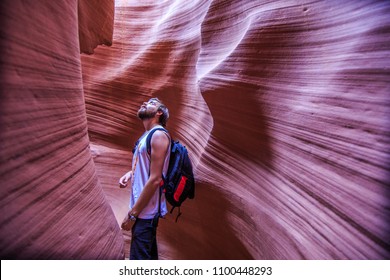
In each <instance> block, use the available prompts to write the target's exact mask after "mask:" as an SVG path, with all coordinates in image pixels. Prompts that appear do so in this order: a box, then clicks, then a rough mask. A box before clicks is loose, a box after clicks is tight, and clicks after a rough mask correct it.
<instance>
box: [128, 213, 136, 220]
mask: <svg viewBox="0 0 390 280" xmlns="http://www.w3.org/2000/svg"><path fill="white" fill-rule="evenodd" d="M128 215H129V220H132V221H135V220H137V217H136V216H133V215H131V214H128Z"/></svg>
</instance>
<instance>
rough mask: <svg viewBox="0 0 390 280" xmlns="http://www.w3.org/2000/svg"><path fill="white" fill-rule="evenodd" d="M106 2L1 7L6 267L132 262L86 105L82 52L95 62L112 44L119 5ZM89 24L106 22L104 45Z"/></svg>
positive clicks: (0, 153)
mask: <svg viewBox="0 0 390 280" xmlns="http://www.w3.org/2000/svg"><path fill="white" fill-rule="evenodd" d="M99 2H100V5H101V7H102V9H101V10H97V11H95V10H93V9H91V8H90V7H88V5H87V2H86V1H80V2H79V5H78V1H51V0H47V1H14V0H12V1H2V2H1V8H0V13H1V19H2V24H1V28H2V31H1V43H0V44H1V69H2V71H1V87H2V91H1V118H0V124H1V126H0V127H1V142H0V143H1V150H0V174H1V188H0V191H1V194H0V211H1V217H0V227H1V228H0V238H1V239H0V256H1V258H2V259H9V258H12V259H14V258H15V259H123V258H124V250H123V249H124V246H123V244H124V242H123V235H122V234H121V231H120V229H119V227H118V224H117V223H116V220H115V216H114V213H113V211H112V209H111V207H110V205H109V203H108V202H107V199H106V197H105V194H104V192H103V189H102V187H101V185H100V183H99V182H98V178H97V175H96V168H95V165H94V163H93V159H92V154H91V152H90V148H89V137H88V131H87V119H86V113H85V102H84V97H83V83H82V74H81V60H80V45H81V50H82V51H86V52H90V51H91V50H92V49H93V48H94V47H96V45H97V44H100V43H102V42H106V43H107V42H109V41H111V40H112V30H113V29H112V27H113V15H114V9H113V7H114V6H113V2H112V1H99ZM78 7H79V8H78ZM103 7H106V8H107V9H103ZM110 7H111V9H110ZM103 11H104V12H103ZM83 17H84V18H83ZM88 17H91V18H95V19H96V18H100V19H101V21H103V20H104V19H105V20H106V22H107V23H106V24H107V27H106V28H100V29H99V25H98V24H97V25H96V26H93V27H95V28H96V30H101V31H102V34H103V35H102V34H99V35H96V36H95V35H94V32H92V31H91V32H89V33H88V36H83V35H82V34H83V30H93V28H92V27H91V26H90V24H91V22H92V21H91V20H90V19H88ZM110 19H111V33H110V31H109V30H110V27H109V26H110ZM78 20H80V24H78ZM79 27H80V44H79V39H78V38H79ZM101 38H104V40H102V39H101Z"/></svg>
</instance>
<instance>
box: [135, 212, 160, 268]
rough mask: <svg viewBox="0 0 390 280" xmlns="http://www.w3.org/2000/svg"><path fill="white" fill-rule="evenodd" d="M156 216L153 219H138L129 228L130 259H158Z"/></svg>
mask: <svg viewBox="0 0 390 280" xmlns="http://www.w3.org/2000/svg"><path fill="white" fill-rule="evenodd" d="M157 226H158V216H156V217H155V218H154V219H138V218H137V220H136V221H135V224H134V226H133V228H132V229H131V232H132V236H131V246H130V260H158V251H157V240H156V235H157Z"/></svg>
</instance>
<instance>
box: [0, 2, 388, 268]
mask: <svg viewBox="0 0 390 280" xmlns="http://www.w3.org/2000/svg"><path fill="white" fill-rule="evenodd" d="M93 2H94V3H93V4H92V2H91V1H87V0H72V1H49V0H43V1H21V0H12V1H11V0H6V1H2V2H1V4H0V13H1V18H2V22H1V23H2V24H1V26H2V27H1V40H0V46H1V75H0V78H1V87H2V90H1V95H0V97H1V103H0V106H1V108H0V129H1V134H0V144H1V146H0V176H1V182H2V183H1V187H0V191H1V194H0V211H1V215H0V237H1V238H0V255H1V257H2V259H125V258H128V256H129V246H130V243H129V242H130V236H129V233H127V232H124V231H122V230H121V229H120V227H119V223H120V222H121V221H122V219H123V217H124V216H125V214H126V212H127V210H128V203H129V189H128V188H127V189H120V188H119V187H118V180H119V178H120V177H121V176H122V175H123V174H124V173H125V172H127V171H128V170H130V165H131V158H132V152H131V150H132V148H133V145H134V142H135V141H136V140H137V139H138V138H139V137H140V136H141V134H142V133H143V131H144V128H143V126H142V123H141V122H140V120H139V119H138V118H137V116H136V112H137V111H138V109H139V107H140V105H141V104H142V102H144V101H147V100H148V99H149V98H151V97H158V98H159V99H161V100H162V101H163V102H164V103H165V104H166V105H167V107H168V108H169V111H170V119H169V122H168V124H167V129H168V130H169V131H170V133H171V135H172V137H173V138H174V139H177V140H179V141H180V142H181V143H183V144H184V145H185V146H186V147H187V149H188V151H189V154H190V158H191V160H192V162H193V166H194V172H195V177H196V191H195V199H193V200H186V201H185V203H184V204H183V206H182V207H181V211H182V215H181V216H180V219H179V221H178V222H177V223H175V214H168V215H167V217H166V218H165V219H161V221H160V224H159V227H158V237H157V238H158V242H159V257H160V259H164V260H171V259H184V260H186V259H190V260H197V259H198V260H199V259H205V260H217V259H218V260H230V259H244V260H246V259H258V260H285V259H287V260H297V259H309V260H318V259H336V260H340V259H355V260H360V259H369V260H378V259H389V258H390V250H389V242H390V238H389V237H390V235H389V231H390V229H389V227H390V222H389V217H390V190H389V185H390V172H389V166H390V156H389V148H390V133H389V131H390V120H389V116H390V75H389V73H390V72H389V65H390V17H389V16H388V15H389V13H390V2H389V1H368V0H367V1H366V0H363V1H354V0H346V1H333V0H331V1H320V0H318V1H304V0H299V1H289V0H285V1H260V0H255V1H252V0H250V1H249V0H240V1H234V0H196V1H174V0H172V1H135V0H122V1H119V0H117V1H114V0H96V1H93Z"/></svg>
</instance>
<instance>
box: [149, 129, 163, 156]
mask: <svg viewBox="0 0 390 280" xmlns="http://www.w3.org/2000/svg"><path fill="white" fill-rule="evenodd" d="M157 130H161V131H164V132H165V133H167V134H168V130H166V129H165V128H162V127H158V128H155V129H153V130H152V131H150V132H149V134H148V136H147V137H146V150H147V152H148V154H149V156H150V155H151V152H152V146H151V141H152V136H153V133H155V132H156V131H157Z"/></svg>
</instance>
